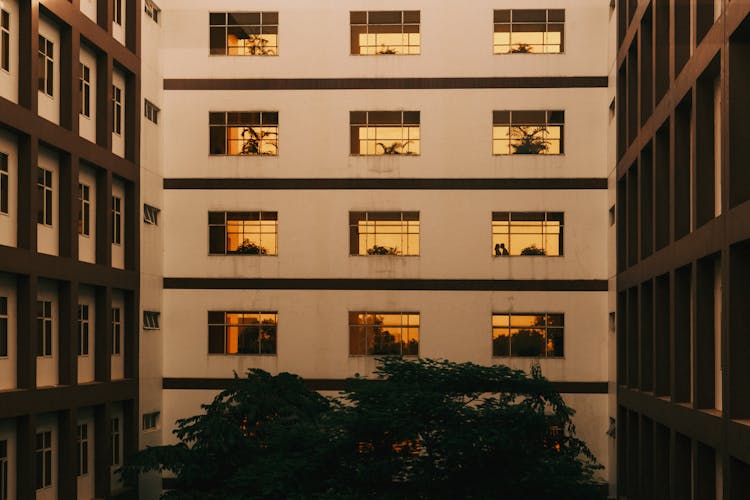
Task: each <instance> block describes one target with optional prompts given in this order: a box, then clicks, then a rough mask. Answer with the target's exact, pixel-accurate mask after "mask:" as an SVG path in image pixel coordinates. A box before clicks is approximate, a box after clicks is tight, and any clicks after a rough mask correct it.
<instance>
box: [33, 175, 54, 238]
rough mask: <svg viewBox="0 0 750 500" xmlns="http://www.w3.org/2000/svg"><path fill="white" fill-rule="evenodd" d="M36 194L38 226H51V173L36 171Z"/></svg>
mask: <svg viewBox="0 0 750 500" xmlns="http://www.w3.org/2000/svg"><path fill="white" fill-rule="evenodd" d="M36 174H37V176H36V194H37V206H36V207H37V216H36V221H37V223H38V224H44V225H45V226H51V225H52V171H51V170H47V169H44V168H41V167H37V169H36Z"/></svg>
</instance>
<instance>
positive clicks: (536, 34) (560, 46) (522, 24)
mask: <svg viewBox="0 0 750 500" xmlns="http://www.w3.org/2000/svg"><path fill="white" fill-rule="evenodd" d="M564 32H565V11H564V10H562V9H513V10H507V9H505V10H496V11H495V34H494V39H493V52H494V53H495V54H559V53H561V52H564V51H565V45H564Z"/></svg>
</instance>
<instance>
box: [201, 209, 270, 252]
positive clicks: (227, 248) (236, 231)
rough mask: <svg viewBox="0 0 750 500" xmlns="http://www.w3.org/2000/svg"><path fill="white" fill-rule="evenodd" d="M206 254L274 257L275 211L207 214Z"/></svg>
mask: <svg viewBox="0 0 750 500" xmlns="http://www.w3.org/2000/svg"><path fill="white" fill-rule="evenodd" d="M208 233H209V237H208V238H209V253H211V254H220V255H221V254H245V255H277V254H278V212H209V213H208Z"/></svg>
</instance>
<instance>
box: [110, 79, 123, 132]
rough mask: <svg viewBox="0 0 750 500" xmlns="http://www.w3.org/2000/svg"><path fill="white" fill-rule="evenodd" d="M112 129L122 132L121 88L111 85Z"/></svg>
mask: <svg viewBox="0 0 750 500" xmlns="http://www.w3.org/2000/svg"><path fill="white" fill-rule="evenodd" d="M112 131H113V132H114V133H115V134H117V135H121V134H122V89H121V88H120V87H118V86H117V85H112Z"/></svg>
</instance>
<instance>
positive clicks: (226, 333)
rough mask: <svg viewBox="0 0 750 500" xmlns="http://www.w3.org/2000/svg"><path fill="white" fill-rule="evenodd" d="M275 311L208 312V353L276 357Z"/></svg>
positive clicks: (276, 316) (276, 320)
mask: <svg viewBox="0 0 750 500" xmlns="http://www.w3.org/2000/svg"><path fill="white" fill-rule="evenodd" d="M277 323H278V314H277V313H276V312H246V311H226V312H225V311H209V312H208V353H209V354H276V329H277Z"/></svg>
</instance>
